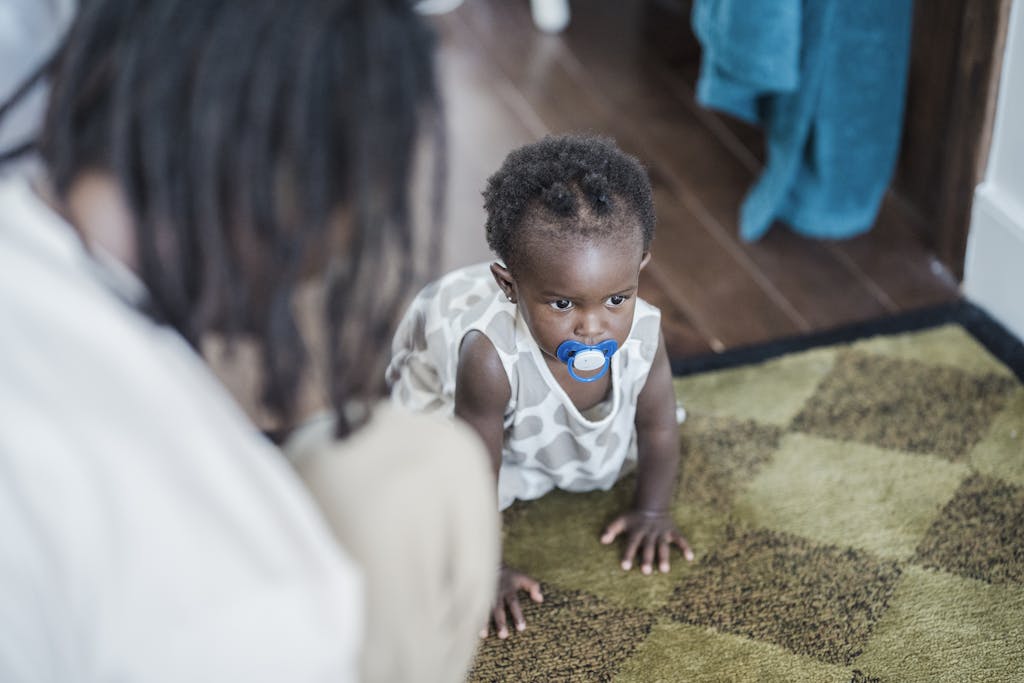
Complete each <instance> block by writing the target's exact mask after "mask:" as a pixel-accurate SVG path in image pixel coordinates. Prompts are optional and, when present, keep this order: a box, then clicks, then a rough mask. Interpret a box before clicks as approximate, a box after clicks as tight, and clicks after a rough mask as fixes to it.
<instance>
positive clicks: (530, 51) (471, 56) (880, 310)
mask: <svg viewBox="0 0 1024 683" xmlns="http://www.w3.org/2000/svg"><path fill="white" fill-rule="evenodd" d="M656 7H657V3H653V2H650V3H645V2H622V0H588V1H587V2H582V3H574V10H575V11H574V14H573V17H572V22H571V24H570V26H569V28H568V29H567V30H566V32H565V33H563V34H562V35H560V36H550V35H545V34H542V33H540V32H538V31H537V30H536V29H535V28H534V26H533V23H532V21H531V19H530V15H529V5H528V2H527V0H466V2H465V3H464V4H463V5H462V7H460V8H459V9H458V10H456V11H454V12H451V13H449V14H446V15H443V16H441V17H436V18H434V22H435V23H436V26H437V27H438V32H439V36H440V39H441V44H440V53H439V64H440V69H441V73H442V80H443V87H444V91H445V96H446V103H447V109H448V111H447V114H448V121H449V129H450V154H451V158H450V164H451V176H450V187H449V196H448V223H447V224H448V226H449V228H448V235H447V243H446V246H445V265H446V267H455V266H458V265H463V264H467V263H472V262H476V261H480V260H484V259H486V258H488V257H489V254H488V251H487V247H486V244H485V242H484V236H483V227H482V226H483V220H484V214H483V209H482V207H481V197H480V191H481V190H482V188H483V185H484V181H485V179H486V178H487V176H488V175H490V174H491V173H492V172H493V171H494V170H496V169H497V167H498V166H499V165H500V163H501V161H502V159H503V158H504V156H505V155H506V154H507V153H508V151H510V150H511V149H512V148H514V147H517V146H519V145H521V144H524V143H527V142H530V141H532V140H534V139H537V138H539V137H541V136H543V135H545V134H546V133H549V132H565V131H572V130H588V131H594V132H599V133H602V134H606V135H610V136H612V137H614V138H615V139H616V140H617V141H618V143H619V145H620V146H621V147H622V148H623V149H625V150H626V151H628V152H630V153H632V154H635V155H636V156H638V157H639V158H640V159H641V160H643V161H644V163H645V164H647V166H648V168H649V170H650V174H651V179H652V181H653V184H654V188H655V194H656V207H657V211H658V233H657V237H656V239H655V242H654V258H653V260H652V262H651V265H650V266H649V267H648V268H647V269H646V270H645V271H644V274H643V279H642V283H641V287H642V291H641V294H642V295H643V296H644V297H645V298H646V299H648V300H649V301H651V302H652V303H654V304H655V305H657V306H659V307H660V308H661V309H662V313H663V320H664V324H663V326H664V330H665V334H666V339H667V340H668V346H669V351H670V354H671V355H672V356H673V357H685V356H691V355H694V354H702V353H708V352H712V351H714V352H721V351H724V350H726V349H731V348H736V347H740V346H746V345H749V344H754V343H758V342H763V341H767V340H772V339H779V338H782V337H788V336H792V335H797V334H800V333H805V332H814V331H821V330H826V329H830V328H834V327H837V326H841V325H844V324H848V323H853V322H860V321H864V320H869V319H872V318H877V317H880V316H885V315H888V314H893V313H898V312H903V311H907V310H913V309H916V308H922V307H927V306H930V305H934V304H938V303H942V302H947V301H950V300H953V299H955V298H956V297H957V296H958V291H957V288H956V284H955V282H954V281H952V280H951V278H950V277H949V276H948V275H947V274H946V273H945V271H944V270H942V269H941V268H940V267H939V266H938V263H937V261H936V260H935V259H934V258H933V257H932V255H931V254H929V253H928V252H927V250H926V249H925V248H924V246H923V242H922V240H921V239H920V237H919V236H918V235H917V234H915V233H914V232H913V230H912V229H911V228H910V227H909V224H910V223H909V221H906V220H902V219H901V207H900V205H899V204H898V202H897V201H896V200H895V199H893V198H891V197H890V198H888V199H887V200H886V203H885V204H884V206H883V209H882V213H881V216H880V218H879V221H878V224H877V225H876V227H875V228H874V229H873V230H872V231H871V232H870V233H869V234H867V235H865V236H863V237H859V238H856V239H853V240H848V241H845V242H819V241H813V240H808V239H805V238H802V237H799V236H797V235H794V234H792V233H790V232H788V231H787V230H785V229H784V228H782V227H780V226H776V227H775V228H773V230H772V231H771V232H770V233H769V234H768V235H767V237H765V238H764V239H763V240H761V241H760V242H758V243H756V244H746V243H743V242H741V241H740V240H739V239H738V237H737V234H738V228H737V218H738V207H739V204H740V201H741V200H742V197H743V195H744V193H745V192H746V190H747V188H748V187H749V186H750V184H751V183H752V181H753V180H754V178H755V177H756V175H757V173H758V172H759V168H760V166H761V159H762V152H761V141H760V139H759V134H758V133H757V132H756V131H754V130H753V129H750V128H747V127H745V126H743V125H741V124H738V123H736V122H733V121H728V120H726V119H725V118H723V117H719V116H717V115H714V114H712V113H710V112H707V111H705V110H703V109H701V108H700V107H698V106H697V105H696V104H695V102H694V100H693V95H692V93H693V83H694V79H695V74H696V61H695V58H694V55H691V54H689V53H690V52H692V49H691V48H690V47H689V46H688V43H687V42H686V41H685V40H683V39H682V38H680V40H679V41H678V43H674V41H673V35H675V32H677V31H678V32H679V35H681V36H682V35H683V33H684V32H685V30H686V29H685V17H682V18H681V19H680V18H679V17H672V16H666V15H664V13H657V14H656V13H654V12H655V9H652V8H656ZM680 20H681V21H682V22H683V23H681V24H678V23H674V22H678V21H680ZM666 36H667V38H666ZM666 46H667V49H666ZM676 48H678V49H676Z"/></svg>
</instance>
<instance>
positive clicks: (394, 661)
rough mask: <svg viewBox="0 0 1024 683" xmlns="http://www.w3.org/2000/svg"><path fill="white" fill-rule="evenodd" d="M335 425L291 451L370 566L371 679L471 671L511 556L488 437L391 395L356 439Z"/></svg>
mask: <svg viewBox="0 0 1024 683" xmlns="http://www.w3.org/2000/svg"><path fill="white" fill-rule="evenodd" d="M332 430H333V424H332V421H330V420H320V421H317V422H313V423H311V424H309V425H307V426H305V427H303V428H302V429H300V430H298V432H297V433H296V434H295V435H293V436H292V438H290V439H289V440H288V443H287V444H285V452H286V454H287V455H288V457H289V458H290V459H291V460H292V462H293V463H294V464H295V467H296V469H297V470H298V472H299V474H300V476H301V477H302V479H303V481H305V482H306V484H307V486H308V487H309V489H310V491H312V493H313V496H314V498H315V499H316V501H317V503H318V504H319V505H320V507H321V509H322V510H323V513H324V515H325V516H326V518H327V521H328V523H329V524H330V527H331V529H332V530H333V532H334V534H335V536H336V538H337V539H338V541H339V543H340V544H341V546H342V547H343V548H344V549H345V550H346V552H348V553H349V555H351V556H352V557H353V559H354V560H355V561H356V562H357V563H358V564H359V565H360V567H361V569H362V571H363V575H364V580H365V585H366V591H367V594H366V613H367V620H366V624H365V627H366V628H365V639H364V648H363V653H362V680H363V681H365V682H367V683H374V682H378V681H380V682H383V681H395V682H397V681H417V682H423V683H431V682H434V681H436V682H438V683H442V682H444V683H449V682H450V683H454V682H455V681H463V680H465V676H466V671H467V669H468V667H469V665H470V662H471V658H472V656H473V653H474V651H475V649H476V645H477V643H478V642H479V635H478V633H479V631H480V629H481V628H482V627H483V626H484V624H486V620H487V616H488V613H489V608H490V606H491V603H492V601H493V598H494V592H495V589H496V580H497V569H498V564H499V561H500V557H499V553H500V550H499V539H500V520H499V518H498V513H497V509H498V508H497V502H496V500H495V485H494V480H493V476H492V474H491V472H490V469H489V465H488V459H487V454H486V452H485V450H484V447H483V445H482V443H481V442H480V440H479V439H478V438H477V436H476V434H475V433H474V432H472V430H471V429H470V428H469V427H467V426H465V425H462V424H461V423H457V422H453V421H452V420H450V419H442V418H435V417H429V416H423V415H413V414H410V413H406V412H404V411H403V410H402V409H400V408H397V407H395V406H393V405H390V404H387V403H382V404H380V405H379V406H378V407H377V408H376V410H375V411H374V415H373V417H372V418H371V420H370V422H369V424H367V425H366V426H365V427H364V428H362V429H361V430H359V431H358V432H357V433H356V434H355V435H354V436H352V437H351V438H349V439H347V440H345V441H342V442H336V441H334V440H333V438H332Z"/></svg>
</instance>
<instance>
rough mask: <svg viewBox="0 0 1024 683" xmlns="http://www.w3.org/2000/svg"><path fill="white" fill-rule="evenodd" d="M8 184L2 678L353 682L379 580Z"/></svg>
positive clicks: (185, 350) (60, 225)
mask: <svg viewBox="0 0 1024 683" xmlns="http://www.w3.org/2000/svg"><path fill="white" fill-rule="evenodd" d="M98 270H100V268H99V266H98V265H97V263H96V262H95V261H94V260H92V259H90V257H89V256H88V254H87V252H86V251H85V250H84V248H83V247H82V246H81V243H80V242H79V241H78V239H77V238H76V237H75V236H74V234H73V233H72V232H71V230H70V227H69V226H68V225H67V224H66V223H65V222H63V220H62V219H60V218H59V217H58V216H57V215H56V214H54V213H53V212H51V211H50V210H49V209H48V208H47V207H46V206H45V205H44V204H43V203H42V202H41V201H40V200H39V199H38V198H37V197H36V196H35V194H34V193H33V192H32V191H31V189H30V187H29V185H28V183H27V182H26V181H25V180H24V179H19V178H13V179H12V178H7V179H0V681H4V682H5V683H15V682H18V681H33V682H35V681H174V682H175V683H178V682H184V681H189V682H190V683H191V682H194V681H218V682H226V681H246V682H247V683H251V682H258V681H268V682H271V681H272V682H274V683H279V682H282V681H288V682H290V683H291V682H300V681H332V682H338V681H352V680H355V678H356V674H355V671H356V655H357V649H358V646H359V637H360V634H359V631H360V628H361V623H362V605H361V585H360V579H359V576H358V573H357V570H356V569H355V567H354V565H353V564H352V562H351V561H350V560H349V559H348V558H347V557H346V556H345V555H344V553H343V552H342V551H341V550H340V549H339V548H338V547H337V545H336V544H335V543H334V541H333V539H332V537H331V535H330V532H329V530H328V529H327V527H326V524H325V522H324V521H323V520H322V518H321V517H320V515H319V513H318V512H317V510H316V508H315V506H314V504H313V502H312V500H311V498H310V497H309V496H308V494H307V493H306V491H305V489H304V488H303V487H302V485H301V483H300V482H299V480H298V478H297V477H296V475H295V474H294V473H293V472H292V470H291V469H290V468H289V467H288V466H287V464H286V462H285V461H284V459H283V457H282V456H281V455H280V454H279V453H278V452H277V451H276V450H275V449H274V448H273V447H272V446H271V445H270V444H269V443H268V442H266V441H265V440H264V439H263V438H262V437H261V435H260V434H259V433H258V432H257V431H256V430H255V428H254V427H253V426H252V425H251V423H250V422H249V421H248V419H247V418H246V417H245V416H244V414H243V413H242V412H241V411H240V409H239V408H238V407H237V406H236V405H235V403H234V402H233V401H232V399H231V398H230V397H229V395H228V394H227V393H226V391H225V390H224V388H223V387H222V386H221V385H220V384H219V383H218V381H217V380H216V379H215V378H214V376H213V375H212V374H211V372H210V371H209V370H208V369H207V367H206V366H205V364H204V363H203V362H202V360H201V359H200V358H199V357H198V356H197V355H196V354H195V353H194V352H193V350H192V349H191V348H190V347H189V346H188V345H187V344H186V343H185V342H184V341H183V340H182V339H181V337H180V336H179V335H177V334H176V333H174V332H173V331H171V330H169V329H167V328H164V327H160V326H158V325H155V324H154V323H152V322H151V321H150V320H149V319H148V318H146V317H144V316H143V315H141V314H139V313H137V312H136V311H135V310H134V309H133V308H132V307H131V306H129V305H128V304H127V303H125V301H124V300H123V299H122V298H120V297H119V296H117V295H115V294H114V293H113V291H112V290H111V288H110V285H108V284H104V282H103V280H102V279H101V278H99V277H97V271H98Z"/></svg>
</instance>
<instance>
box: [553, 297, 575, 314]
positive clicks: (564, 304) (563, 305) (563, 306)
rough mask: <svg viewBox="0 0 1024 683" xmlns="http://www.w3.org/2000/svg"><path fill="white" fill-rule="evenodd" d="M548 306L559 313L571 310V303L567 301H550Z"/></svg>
mask: <svg viewBox="0 0 1024 683" xmlns="http://www.w3.org/2000/svg"><path fill="white" fill-rule="evenodd" d="M550 305H551V308H554V309H556V310H559V311H568V310H569V309H570V308H572V302H571V301H569V300H568V299H556V300H555V301H552V302H551V304H550Z"/></svg>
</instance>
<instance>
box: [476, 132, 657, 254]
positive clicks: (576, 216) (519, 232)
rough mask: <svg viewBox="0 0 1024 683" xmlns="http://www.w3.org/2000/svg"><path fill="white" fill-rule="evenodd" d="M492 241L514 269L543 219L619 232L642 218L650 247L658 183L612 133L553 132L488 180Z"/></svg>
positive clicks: (555, 230)
mask: <svg viewBox="0 0 1024 683" xmlns="http://www.w3.org/2000/svg"><path fill="white" fill-rule="evenodd" d="M483 194H484V208H485V209H486V210H487V244H488V245H489V246H490V247H491V249H492V250H493V251H494V253H495V254H496V255H497V256H498V257H499V258H500V259H502V260H503V261H504V262H505V264H506V265H508V266H509V267H510V268H513V267H514V263H516V262H518V261H519V260H520V258H521V256H522V250H523V248H524V246H525V243H526V242H528V241H532V240H528V239H525V238H524V237H523V233H524V232H527V231H526V230H525V228H527V227H529V226H534V225H538V224H543V225H544V226H545V227H546V228H547V230H546V232H548V233H550V234H551V235H557V236H561V235H566V236H575V235H579V236H582V237H606V236H614V235H615V233H616V232H617V231H620V230H623V229H625V228H627V227H635V225H636V223H635V222H634V221H633V220H628V218H634V219H636V222H639V224H640V231H641V237H642V240H643V248H644V251H647V249H648V248H649V247H650V244H651V240H652V239H653V238H654V222H655V218H654V200H653V197H652V193H651V182H650V179H649V178H648V177H647V172H646V171H645V170H644V167H643V166H642V165H641V164H640V162H639V161H638V160H637V159H636V158H634V157H632V156H630V155H628V154H626V153H625V152H623V151H622V150H620V149H619V148H618V147H617V146H616V145H615V142H614V141H613V140H611V139H609V138H604V137H597V136H591V135H557V136H556V135H549V136H547V137H545V138H544V139H543V140H540V141H539V142H535V143H532V144H529V145H525V146H523V147H520V148H519V149H517V150H515V151H513V152H512V153H511V154H509V155H508V157H506V158H505V162H504V163H503V164H502V165H501V168H500V169H498V171H497V172H496V173H495V174H494V175H492V176H491V177H490V178H489V179H488V180H487V188H486V189H485V190H484V193H483Z"/></svg>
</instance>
